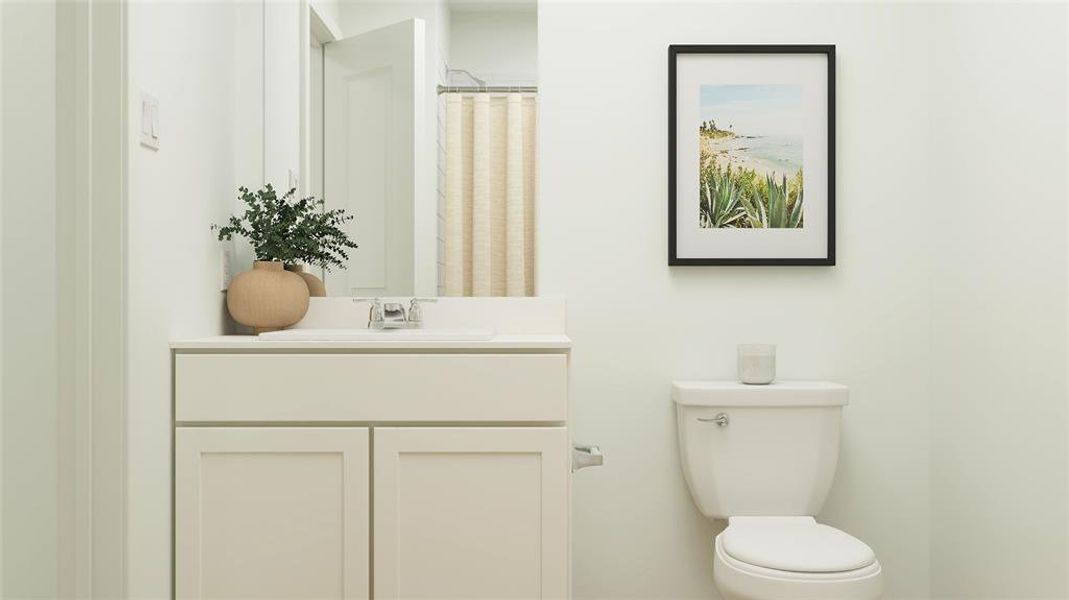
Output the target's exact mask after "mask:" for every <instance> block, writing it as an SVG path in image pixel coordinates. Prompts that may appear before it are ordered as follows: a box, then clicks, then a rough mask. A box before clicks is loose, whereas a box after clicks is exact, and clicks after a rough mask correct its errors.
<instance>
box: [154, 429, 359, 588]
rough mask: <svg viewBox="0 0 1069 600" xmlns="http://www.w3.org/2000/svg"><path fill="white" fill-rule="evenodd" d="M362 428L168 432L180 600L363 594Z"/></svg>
mask: <svg viewBox="0 0 1069 600" xmlns="http://www.w3.org/2000/svg"><path fill="white" fill-rule="evenodd" d="M368 438H369V436H368V430H367V429H366V428H344V429H342V428H316V429H313V428H283V427H272V428H257V427H243V428H223V427H213V428H193V427H189V428H187V427H181V428H178V429H177V431H176V433H175V595H176V597H177V598H183V599H184V598H203V599H207V598H220V599H221V598H280V599H281V598H287V599H293V598H315V599H327V598H331V599H334V598H337V599H343V600H350V599H354V598H367V597H368V596H369V587H368V575H369V573H368V571H369V557H368V546H369V537H368V536H369V533H368V528H369V519H370V517H369V502H370V498H369V487H370V477H369V473H368V469H369V461H370V446H369V441H368Z"/></svg>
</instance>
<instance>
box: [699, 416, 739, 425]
mask: <svg viewBox="0 0 1069 600" xmlns="http://www.w3.org/2000/svg"><path fill="white" fill-rule="evenodd" d="M698 420H699V421H701V422H702V423H716V425H717V427H727V425H728V423H730V422H731V419H729V418H728V416H727V413H717V414H716V416H715V417H698Z"/></svg>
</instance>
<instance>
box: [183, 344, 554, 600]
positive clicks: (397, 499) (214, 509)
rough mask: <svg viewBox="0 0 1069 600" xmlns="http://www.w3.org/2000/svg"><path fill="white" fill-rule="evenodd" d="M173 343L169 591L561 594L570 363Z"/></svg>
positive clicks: (515, 356)
mask: <svg viewBox="0 0 1069 600" xmlns="http://www.w3.org/2000/svg"><path fill="white" fill-rule="evenodd" d="M569 348H570V341H569V340H568V338H567V337H566V336H564V335H563V334H561V333H558V334H552V333H549V334H547V333H539V334H498V335H495V336H494V337H493V338H491V339H489V340H483V341H463V342H461V341H440V340H438V341H411V340H398V341H392V340H389V339H385V340H382V341H363V340H362V341H264V340H262V339H259V338H256V337H253V336H223V337H215V338H207V339H202V340H191V341H182V342H176V343H174V344H172V349H173V357H174V426H175V464H174V469H175V471H174V477H175V487H174V508H175V513H174V521H175V522H174V527H175V538H174V543H175V595H176V597H177V598H207V597H212V598H218V597H260V598H266V597H273V598H345V599H351V598H352V599H355V598H430V597H437V598H506V597H509V598H567V597H568V594H569V516H568V513H569V486H570V477H571V474H570V465H571V451H572V450H571V440H570V436H569V433H568V389H567V386H568V383H567V382H568V353H569Z"/></svg>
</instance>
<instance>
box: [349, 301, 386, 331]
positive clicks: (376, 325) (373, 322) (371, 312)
mask: <svg viewBox="0 0 1069 600" xmlns="http://www.w3.org/2000/svg"><path fill="white" fill-rule="evenodd" d="M361 302H370V303H371V308H370V309H368V312H367V327H368V329H382V324H383V321H384V318H383V315H382V312H383V311H382V299H381V298H377V297H376V298H353V304H360V303H361Z"/></svg>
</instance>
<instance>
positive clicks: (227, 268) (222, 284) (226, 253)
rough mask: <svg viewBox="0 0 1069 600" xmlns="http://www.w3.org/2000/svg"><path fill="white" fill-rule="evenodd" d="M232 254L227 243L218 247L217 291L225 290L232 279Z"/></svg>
mask: <svg viewBox="0 0 1069 600" xmlns="http://www.w3.org/2000/svg"><path fill="white" fill-rule="evenodd" d="M231 263H232V255H231V253H230V247H229V245H223V246H221V247H220V248H219V291H220V292H225V291H226V290H227V288H229V287H230V280H231V279H233V277H234V274H233V271H232V268H233V267H231Z"/></svg>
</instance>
